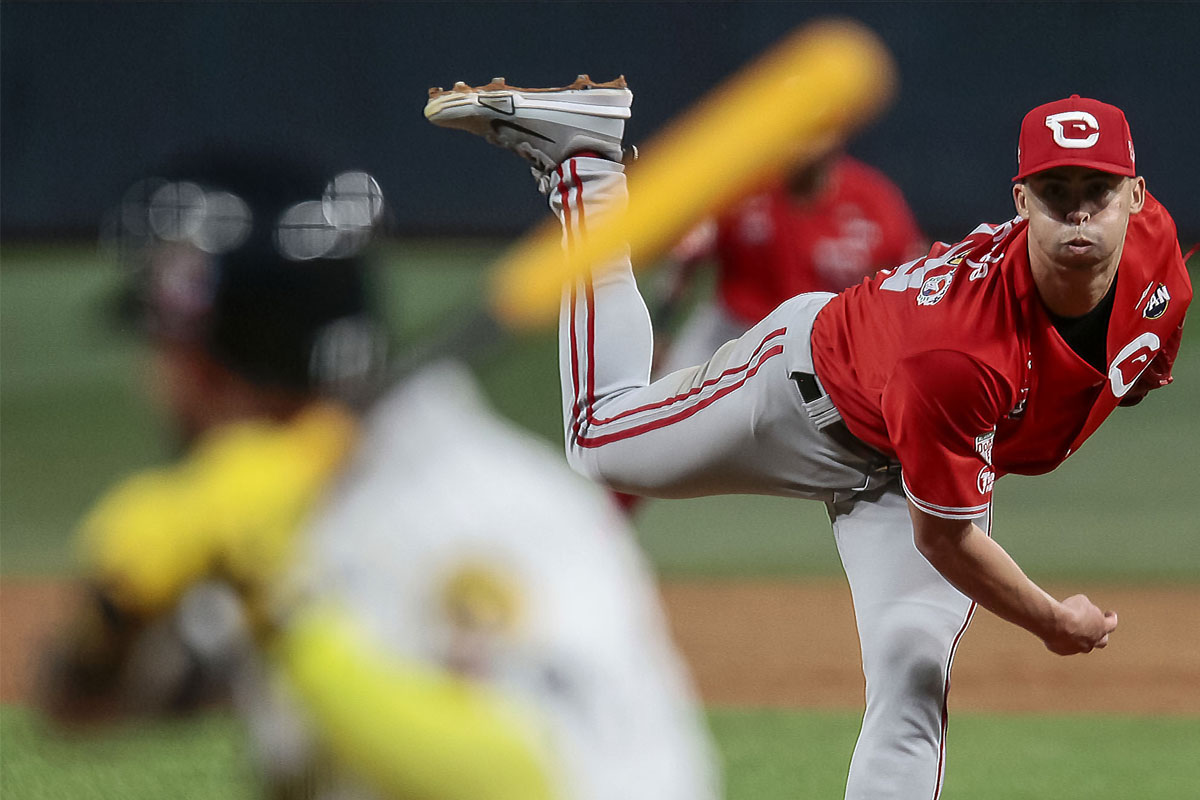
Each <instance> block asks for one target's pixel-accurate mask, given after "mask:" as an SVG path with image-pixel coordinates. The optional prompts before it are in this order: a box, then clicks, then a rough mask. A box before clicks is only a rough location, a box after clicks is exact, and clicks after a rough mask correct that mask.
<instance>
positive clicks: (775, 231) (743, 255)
mask: <svg viewBox="0 0 1200 800" xmlns="http://www.w3.org/2000/svg"><path fill="white" fill-rule="evenodd" d="M926 241H927V240H926V239H925V238H924V237H923V236H922V235H921V232H920V230H919V229H918V228H917V223H916V220H915V219H914V218H913V215H912V212H911V211H910V210H909V208H908V204H907V203H905V202H904V197H903V195H902V194H901V193H900V190H899V189H897V188H896V186H895V185H894V184H893V183H892V182H891V181H890V180H888V179H887V177H886V176H884V175H883V173H881V172H879V171H878V170H875V169H872V168H871V167H869V166H867V165H866V164H863V163H862V162H860V161H856V160H855V159H853V158H850V157H848V156H842V157H841V158H839V159H838V160H837V161H836V162H835V163H834V165H833V168H832V170H831V172H830V175H829V183H828V185H827V186H826V187H825V190H824V191H822V192H821V194H820V195H819V196H818V197H817V198H815V199H813V200H811V201H807V202H806V201H798V200H797V199H796V198H795V197H793V196H792V195H791V194H790V193H789V192H788V190H787V187H786V185H785V184H784V183H782V182H780V183H777V184H775V185H773V186H771V187H769V188H768V189H767V190H766V191H765V192H763V193H761V194H756V195H754V196H752V197H750V198H748V199H746V200H744V201H742V202H741V203H739V204H738V205H737V206H735V207H734V208H733V209H732V210H731V211H729V212H728V213H726V214H725V215H723V216H722V217H720V218H719V219H718V220H717V228H716V240H715V242H714V244H713V248H714V250H715V253H716V256H717V259H718V261H719V263H720V272H719V274H718V277H717V292H718V294H719V295H720V297H721V299H722V301H723V304H724V306H725V307H726V308H727V309H728V310H729V311H731V312H733V314H735V315H736V316H738V317H740V318H741V319H743V320H744V321H745V322H746V324H747V326H749V325H751V324H753V323H754V322H757V321H758V320H760V319H762V318H763V317H765V316H766V315H767V314H768V313H770V312H771V311H772V310H774V309H775V307H776V306H778V305H779V304H780V303H782V302H783V301H784V300H787V299H788V298H789V297H793V296H795V295H797V294H801V293H803V292H840V291H841V290H842V289H845V288H846V287H847V286H853V285H854V284H855V283H858V282H859V281H861V280H862V279H863V278H864V277H866V276H868V275H871V274H872V273H874V272H875V271H876V270H878V269H881V268H883V267H894V266H896V265H897V264H901V263H903V262H905V261H907V260H909V259H910V258H916V257H917V256H919V255H921V254H922V253H924V252H925V248H926Z"/></svg>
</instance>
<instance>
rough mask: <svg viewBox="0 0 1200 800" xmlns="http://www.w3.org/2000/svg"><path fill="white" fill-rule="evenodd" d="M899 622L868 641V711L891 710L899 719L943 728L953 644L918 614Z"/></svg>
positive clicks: (902, 722)
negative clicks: (916, 619) (923, 622)
mask: <svg viewBox="0 0 1200 800" xmlns="http://www.w3.org/2000/svg"><path fill="white" fill-rule="evenodd" d="M894 623H895V624H892V625H888V626H880V627H879V628H877V629H876V631H877V633H876V635H875V638H874V640H873V641H870V642H867V641H864V642H863V643H862V646H863V671H864V672H865V674H866V677H867V714H868V715H872V714H876V713H884V714H887V715H889V716H891V717H893V718H894V720H895V724H897V725H916V726H918V727H921V728H930V727H931V726H933V725H935V724H936V725H937V727H939V728H940V725H941V714H942V702H943V700H944V698H945V690H946V660H947V659H946V654H947V650H948V645H947V643H946V642H944V641H942V637H940V636H938V635H936V634H934V633H931V632H930V631H929V629H928V628H926V627H924V626H922V625H920V624H915V623H914V622H913V621H912V620H908V621H894Z"/></svg>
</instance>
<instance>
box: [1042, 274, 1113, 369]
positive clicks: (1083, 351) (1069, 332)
mask: <svg viewBox="0 0 1200 800" xmlns="http://www.w3.org/2000/svg"><path fill="white" fill-rule="evenodd" d="M1116 296H1117V279H1116V277H1114V278H1113V281H1112V285H1111V286H1109V287H1108V292H1106V293H1105V295H1104V298H1103V299H1101V300H1100V302H1099V303H1098V304H1097V305H1096V307H1095V308H1093V309H1092V310H1091V311H1089V312H1087V313H1086V314H1083V315H1082V316H1078V317H1061V316H1059V315H1058V314H1055V313H1054V312H1053V311H1051V310H1050V309H1046V313H1047V314H1048V315H1049V316H1050V321H1051V322H1053V323H1054V329H1055V330H1056V331H1058V335H1059V336H1061V337H1062V338H1063V341H1064V342H1066V343H1067V345H1068V346H1069V347H1070V348H1071V349H1072V350H1074V351H1075V355H1077V356H1079V357H1080V358H1082V359H1083V360H1084V361H1086V362H1087V363H1089V364H1091V365H1092V366H1093V367H1095V368H1096V371H1097V372H1099V373H1100V374H1101V375H1103V374H1104V373H1105V372H1107V371H1108V370H1107V367H1108V319H1109V317H1111V316H1112V308H1113V299H1114V298H1115V297H1116Z"/></svg>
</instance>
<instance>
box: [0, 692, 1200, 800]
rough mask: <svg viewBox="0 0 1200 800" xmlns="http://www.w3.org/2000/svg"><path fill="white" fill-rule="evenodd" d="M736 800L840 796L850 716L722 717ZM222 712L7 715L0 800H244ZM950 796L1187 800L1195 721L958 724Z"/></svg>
mask: <svg viewBox="0 0 1200 800" xmlns="http://www.w3.org/2000/svg"><path fill="white" fill-rule="evenodd" d="M709 722H710V724H711V726H712V730H713V735H714V736H715V738H716V741H717V745H718V748H719V750H720V752H721V757H722V760H723V762H724V768H725V783H726V789H727V796H728V798H729V800H785V798H788V799H789V800H790V799H791V798H834V797H840V796H841V791H842V787H843V785H844V782H845V774H846V766H847V764H848V763H849V757H850V748H851V747H852V746H853V742H854V737H855V735H856V733H857V731H858V718H857V716H856V715H854V714H852V713H848V712H847V713H837V712H814V711H762V710H747V709H713V710H711V711H710V712H709ZM240 735H241V732H240V730H239V728H238V725H237V723H236V722H234V721H233V720H232V719H230V718H228V717H225V716H217V715H213V716H203V717H199V718H197V719H194V720H188V721H186V722H175V723H170V722H164V723H155V724H153V725H150V726H143V727H138V728H124V729H120V730H117V731H115V732H110V733H108V734H107V735H105V736H103V737H80V736H75V737H71V738H63V737H61V736H55V735H52V734H51V733H48V732H47V731H46V730H45V729H44V727H43V724H42V723H41V721H40V720H39V719H38V718H36V717H35V716H34V715H32V714H30V713H29V712H26V711H24V710H20V709H13V708H8V709H3V711H2V713H0V741H3V743H4V762H3V763H4V769H3V770H2V771H0V795H2V796H4V797H5V798H13V800H17V798H20V800H77V799H79V798H94V799H95V800H160V799H161V798H164V797H170V798H187V799H188V800H235V799H236V798H246V799H247V800H249V798H252V797H254V785H255V784H254V778H253V775H252V773H251V768H250V766H249V764H248V763H247V761H246V760H245V755H244V753H243V752H242V751H241V750H240V749H239V747H238V746H237V742H238V740H239V737H240ZM949 748H950V750H949V760H948V762H947V763H948V773H947V778H946V787H945V791H944V792H943V795H942V796H943V797H944V798H946V800H958V799H959V798H963V799H964V800H989V798H996V800H1000V799H1001V798H1003V800H1049V799H1050V798H1053V799H1054V800H1132V799H1133V798H1154V799H1155V800H1190V799H1191V798H1194V797H1195V796H1196V794H1195V789H1196V786H1198V785H1200V767H1198V766H1197V765H1196V763H1195V762H1196V759H1195V754H1196V752H1197V751H1198V749H1200V724H1197V722H1196V721H1195V720H1186V719H1166V720H1164V719H1143V718H1138V717H1123V716H1079V717H1070V718H1064V717H1038V716H991V715H988V716H984V715H977V714H961V715H956V716H955V718H954V720H953V721H952V723H951V729H950V738H949Z"/></svg>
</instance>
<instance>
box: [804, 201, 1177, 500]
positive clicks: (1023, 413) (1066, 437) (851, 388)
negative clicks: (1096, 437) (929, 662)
mask: <svg viewBox="0 0 1200 800" xmlns="http://www.w3.org/2000/svg"><path fill="white" fill-rule="evenodd" d="M1026 228H1027V224H1026V223H1025V222H1024V221H1022V220H1019V219H1018V220H1013V221H1011V222H1008V223H1006V224H1004V225H998V226H993V225H981V226H980V227H979V228H976V229H975V230H974V231H973V232H972V233H971V235H969V236H968V237H967V238H966V239H964V240H963V241H961V242H959V243H958V244H956V245H954V246H950V247H948V246H946V245H942V244H939V245H935V247H934V248H933V250H932V251H931V252H930V254H929V255H928V256H926V257H924V258H921V259H918V260H916V261H913V262H910V263H908V264H905V265H903V266H902V267H898V268H896V269H893V270H885V271H883V272H881V273H879V274H878V275H877V276H875V277H874V278H871V279H869V280H866V281H864V282H863V283H862V284H860V285H858V286H855V287H853V288H851V289H848V290H847V291H845V292H843V293H842V294H841V295H839V296H838V297H836V298H834V299H833V300H831V301H830V302H829V304H828V305H827V306H826V307H825V308H824V309H822V311H821V312H820V314H818V316H817V319H816V322H815V324H814V326H813V333H812V348H813V363H814V365H815V367H816V371H817V374H818V376H819V377H820V379H821V382H822V384H824V386H825V388H826V390H827V391H828V392H829V396H830V397H831V398H832V400H833V402H834V405H836V406H837V408H838V410H839V411H840V412H841V415H842V418H843V419H844V420H845V422H846V426H847V427H848V428H849V429H850V431H851V432H852V433H853V434H854V435H855V436H857V437H858V438H859V439H861V440H862V441H864V442H866V443H867V444H870V445H871V446H872V447H874V448H876V449H878V450H880V451H881V452H883V453H885V454H887V455H889V456H892V457H894V458H896V459H898V460H899V462H900V465H901V469H902V480H903V483H904V489H905V492H906V493H907V494H908V497H909V499H910V500H912V502H913V503H914V504H915V505H917V506H918V507H919V508H921V509H922V510H924V511H926V512H928V513H930V514H934V515H936V516H941V517H951V518H968V517H973V516H976V515H978V514H980V513H982V512H983V511H985V510H986V509H987V506H988V503H989V502H990V500H991V490H992V481H993V480H994V478H995V477H997V476H1000V475H1003V474H1005V473H1018V474H1022V475H1037V474H1041V473H1045V472H1049V471H1050V470H1052V469H1054V468H1055V467H1056V466H1058V465H1059V464H1061V463H1062V462H1063V461H1064V460H1065V459H1066V458H1067V456H1069V455H1070V454H1071V453H1072V452H1074V451H1075V450H1076V449H1078V447H1079V446H1080V445H1081V444H1082V443H1083V441H1084V440H1085V439H1086V438H1087V437H1088V436H1090V435H1091V434H1092V432H1093V431H1095V430H1096V428H1097V427H1098V426H1099V425H1100V423H1101V422H1103V421H1104V419H1105V418H1106V417H1107V416H1108V415H1109V414H1110V413H1111V412H1112V410H1113V409H1114V408H1115V407H1116V406H1117V405H1118V403H1120V402H1122V401H1123V400H1124V402H1126V403H1129V402H1131V401H1134V400H1136V399H1137V398H1140V397H1141V396H1143V395H1144V394H1145V393H1146V392H1147V391H1149V390H1150V389H1154V388H1158V387H1160V386H1165V385H1167V384H1168V383H1169V382H1170V380H1171V378H1170V372H1171V365H1172V363H1173V362H1174V360H1175V355H1176V353H1177V352H1178V350H1179V341H1180V337H1181V334H1182V328H1183V319H1184V314H1185V312H1186V310H1187V306H1188V304H1189V303H1190V302H1191V298H1192V286H1191V281H1190V279H1189V277H1188V273H1187V269H1186V267H1185V266H1184V263H1183V258H1182V256H1181V255H1180V252H1179V243H1178V241H1177V239H1176V232H1175V223H1174V221H1173V220H1172V219H1171V217H1170V215H1169V214H1168V213H1167V211H1166V209H1165V208H1163V207H1162V205H1160V204H1159V203H1158V202H1157V201H1156V200H1154V198H1152V197H1150V196H1149V195H1147V198H1146V205H1145V207H1144V208H1143V209H1142V211H1141V213H1139V214H1135V215H1133V216H1132V217H1131V218H1130V221H1129V227H1128V230H1127V233H1126V238H1125V248H1124V250H1123V252H1122V256H1121V262H1120V264H1119V265H1118V268H1117V277H1116V290H1115V291H1116V294H1115V297H1114V301H1113V308H1112V314H1111V316H1110V318H1109V322H1108V336H1107V357H1106V363H1107V364H1108V365H1109V367H1108V372H1107V374H1101V373H1100V372H1097V371H1096V369H1095V368H1094V367H1092V366H1091V365H1090V364H1088V363H1087V362H1086V361H1084V360H1083V359H1082V358H1080V357H1079V356H1078V355H1076V354H1075V352H1074V351H1073V350H1071V348H1070V347H1069V346H1068V345H1067V344H1066V343H1065V342H1064V341H1063V339H1062V337H1061V336H1059V334H1058V332H1057V331H1056V330H1055V328H1054V325H1053V323H1052V322H1051V320H1050V317H1049V316H1048V314H1047V312H1046V310H1045V308H1044V306H1043V305H1042V301H1041V299H1040V297H1039V295H1038V292H1037V287H1036V286H1035V285H1034V281H1033V274H1032V272H1031V270H1030V266H1029V254H1028V249H1027V231H1026Z"/></svg>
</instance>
